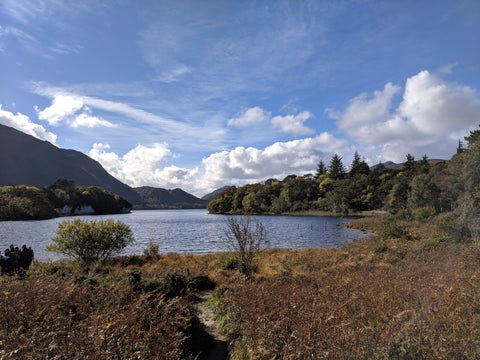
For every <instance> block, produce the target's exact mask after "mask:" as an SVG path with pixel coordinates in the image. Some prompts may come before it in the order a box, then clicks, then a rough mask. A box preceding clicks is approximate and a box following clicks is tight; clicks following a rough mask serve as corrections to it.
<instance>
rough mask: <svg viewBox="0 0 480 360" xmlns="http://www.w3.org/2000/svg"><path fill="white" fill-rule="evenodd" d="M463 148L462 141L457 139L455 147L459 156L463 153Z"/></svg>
mask: <svg viewBox="0 0 480 360" xmlns="http://www.w3.org/2000/svg"><path fill="white" fill-rule="evenodd" d="M465 150H466V149H465V146H464V145H463V142H462V140H460V139H458V146H457V154H461V153H464V152H465Z"/></svg>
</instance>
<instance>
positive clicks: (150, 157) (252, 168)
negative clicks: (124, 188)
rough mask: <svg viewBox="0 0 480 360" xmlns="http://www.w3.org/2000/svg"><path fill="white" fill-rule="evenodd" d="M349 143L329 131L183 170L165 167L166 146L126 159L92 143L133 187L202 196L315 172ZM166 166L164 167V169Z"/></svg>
mask: <svg viewBox="0 0 480 360" xmlns="http://www.w3.org/2000/svg"><path fill="white" fill-rule="evenodd" d="M347 150H348V148H347V143H346V142H345V141H344V140H341V139H337V138H335V137H334V136H332V135H331V134H329V133H322V134H320V135H319V136H317V137H314V138H306V139H301V140H294V141H288V142H277V143H274V144H272V145H270V146H268V147H266V148H265V149H263V150H262V149H256V148H253V147H248V148H245V147H237V148H235V149H233V150H231V151H221V152H217V153H213V154H211V155H210V156H208V157H206V158H204V159H203V160H202V164H201V166H199V167H197V166H195V167H193V168H190V169H189V168H183V167H178V166H176V165H166V161H167V158H168V157H169V156H171V155H172V153H171V152H170V150H169V149H168V147H167V145H166V144H159V143H156V144H153V145H151V146H144V145H138V146H137V147H136V148H135V149H132V150H130V151H129V152H128V153H126V154H125V155H123V156H119V155H117V154H116V153H114V152H111V151H110V146H109V145H108V144H101V143H97V144H94V145H93V148H92V149H91V150H90V152H89V155H90V157H92V158H93V159H95V160H97V161H98V162H100V164H102V166H103V167H104V168H105V169H106V170H107V171H108V172H109V173H110V174H112V175H113V176H115V177H116V178H118V179H119V180H121V181H123V182H125V183H127V184H129V185H131V186H147V185H149V186H155V187H161V188H168V189H171V188H177V187H179V188H182V189H184V190H186V191H188V192H191V193H193V194H196V195H198V196H202V195H204V194H206V193H208V192H211V191H212V190H215V189H218V188H219V187H221V186H224V185H227V184H228V185H230V184H235V185H243V184H246V183H251V182H260V181H263V180H266V179H268V178H271V177H277V178H280V179H281V178H284V177H285V176H287V175H289V174H293V173H295V174H298V175H303V174H306V173H309V172H314V171H315V169H316V167H317V165H318V162H319V161H320V160H324V161H328V160H329V159H330V158H331V156H332V155H333V154H334V153H340V154H342V153H344V152H345V151H347ZM162 166H163V168H162Z"/></svg>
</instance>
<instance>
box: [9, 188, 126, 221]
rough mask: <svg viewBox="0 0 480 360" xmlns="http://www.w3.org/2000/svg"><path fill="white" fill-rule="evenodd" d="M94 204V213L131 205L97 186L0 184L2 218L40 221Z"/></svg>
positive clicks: (71, 212) (123, 210)
mask: <svg viewBox="0 0 480 360" xmlns="http://www.w3.org/2000/svg"><path fill="white" fill-rule="evenodd" d="M82 207H91V208H92V209H93V211H94V213H95V214H98V215H100V214H116V213H122V212H125V211H129V210H130V209H131V208H132V205H131V204H130V203H129V202H128V201H127V200H125V199H123V198H122V197H120V196H119V195H116V194H114V193H111V192H108V191H106V190H105V189H103V188H101V187H98V186H85V185H80V186H75V183H74V182H73V181H71V180H65V179H59V180H57V181H55V182H54V183H53V184H51V185H49V186H45V187H41V188H38V187H34V186H25V185H18V186H14V185H8V186H3V187H0V220H40V219H50V218H54V217H57V216H60V215H70V214H72V215H73V214H75V211H76V210H78V209H80V208H82Z"/></svg>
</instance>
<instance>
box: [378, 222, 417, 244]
mask: <svg viewBox="0 0 480 360" xmlns="http://www.w3.org/2000/svg"><path fill="white" fill-rule="evenodd" d="M381 236H382V238H383V239H410V234H409V232H408V231H407V229H406V228H405V226H404V225H403V224H402V223H401V222H400V221H397V220H390V221H387V222H385V224H384V225H383V230H382V233H381Z"/></svg>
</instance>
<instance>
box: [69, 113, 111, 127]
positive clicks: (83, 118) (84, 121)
mask: <svg viewBox="0 0 480 360" xmlns="http://www.w3.org/2000/svg"><path fill="white" fill-rule="evenodd" d="M71 126H72V127H73V128H78V127H87V128H94V127H98V126H104V127H114V126H115V125H114V124H112V123H111V122H110V121H107V120H104V119H101V118H98V117H96V116H91V115H88V114H86V113H83V114H80V115H78V116H76V117H75V119H74V120H73V121H72V122H71Z"/></svg>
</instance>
